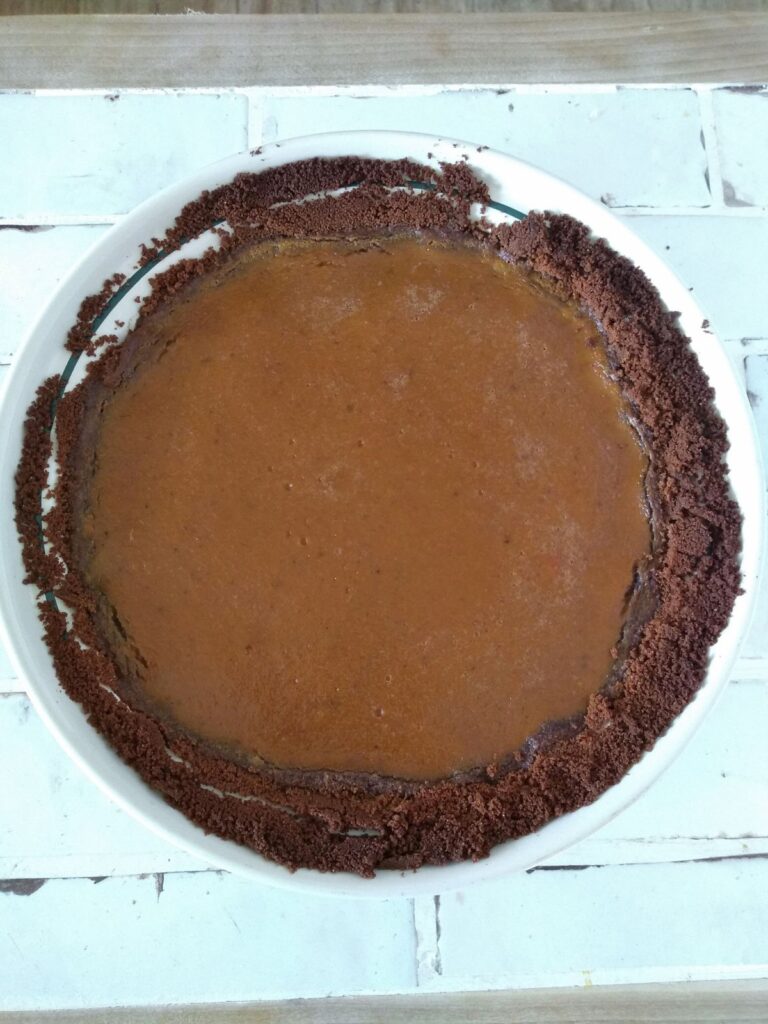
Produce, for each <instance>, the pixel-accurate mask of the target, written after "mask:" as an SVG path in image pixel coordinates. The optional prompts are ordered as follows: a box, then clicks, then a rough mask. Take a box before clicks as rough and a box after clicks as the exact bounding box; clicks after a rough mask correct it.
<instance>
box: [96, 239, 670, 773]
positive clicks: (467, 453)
mask: <svg viewBox="0 0 768 1024" xmlns="http://www.w3.org/2000/svg"><path fill="white" fill-rule="evenodd" d="M126 355H127V357H128V358H126V360H125V365H124V366H123V367H121V378H122V381H123V382H122V383H121V384H120V385H119V386H118V387H117V389H116V390H114V391H113V392H112V393H111V394H110V395H109V396H106V397H104V398H103V399H102V403H103V405H102V403H99V406H98V410H97V411H98V413H99V416H100V422H99V424H98V430H97V433H96V441H95V445H94V460H95V468H94V472H93V477H92V481H91V483H90V487H89V493H88V497H87V511H86V521H87V528H88V536H89V538H90V550H89V555H88V561H87V576H88V580H89V582H90V583H91V585H92V586H93V588H94V590H95V591H96V592H98V593H100V594H103V595H104V597H105V598H106V603H107V604H108V606H109V609H110V613H111V616H112V617H113V618H112V622H113V626H112V628H111V629H109V628H108V634H109V637H110V643H111V645H112V647H113V650H115V651H118V652H119V653H120V655H121V660H122V662H123V665H124V669H125V670H126V672H127V673H128V674H129V675H130V676H131V677H132V678H133V679H134V680H135V682H136V686H137V689H140V690H141V691H143V692H144V693H145V694H146V695H147V696H148V697H149V698H151V699H152V701H154V702H155V703H156V704H157V705H158V706H159V707H160V708H162V709H163V710H165V711H166V712H167V713H168V714H169V715H171V716H172V717H173V718H175V719H176V720H177V721H178V722H179V723H181V724H182V725H183V726H184V727H185V728H187V729H189V730H190V731H191V732H193V733H194V734H196V735H198V736H201V737H204V738H205V739H207V740H210V741H214V742H216V743H219V744H223V745H231V746H233V747H236V748H238V749H239V750H240V751H242V752H244V753H245V754H246V755H248V756H250V757H257V758H260V759H263V760H265V761H267V762H269V763H270V764H273V765H277V766H280V767H284V768H285V767H290V768H303V769H306V768H310V769H330V770H335V771H355V772H374V773H380V774H384V775H392V776H397V777H402V778H408V779H434V778H440V777H442V776H446V775H450V774H452V773H453V772H456V771H461V770H467V769H471V768H474V767H476V766H478V765H484V764H487V763H488V762H490V761H494V760H499V759H501V758H503V757H504V756H505V755H507V754H509V753H510V752H512V751H514V750H516V749H517V748H518V747H519V746H520V745H521V744H522V743H523V742H524V741H525V740H526V739H527V738H528V737H529V736H530V735H532V734H533V733H535V732H536V731H537V730H538V729H539V728H540V727H541V725H542V724H543V723H545V722H548V721H550V720H553V719H555V720H557V719H562V718H568V717H570V716H572V715H575V714H577V713H583V712H584V711H585V710H586V705H587V699H588V697H589V695H590V693H593V692H594V691H595V690H597V689H599V688H600V686H601V685H602V684H603V682H604V681H605V680H606V679H607V677H608V675H609V673H610V671H611V667H612V664H613V661H614V657H613V656H612V654H611V650H612V648H615V646H616V644H617V643H618V640H619V637H620V633H621V630H622V625H623V619H624V615H625V613H626V610H627V600H626V598H627V592H628V591H629V590H631V588H632V582H633V578H634V576H635V574H636V567H637V565H638V564H639V563H642V562H644V561H645V560H646V559H647V557H648V555H649V552H650V531H649V522H648V516H647V514H646V511H645V507H644V493H643V477H644V473H645V469H646V465H647V460H646V458H645V456H644V454H643V453H642V451H641V449H640V446H639V444H638V442H637V439H636V434H635V432H634V430H633V429H632V427H631V426H630V424H629V423H628V422H627V416H626V408H625V404H624V402H623V401H622V398H621V396H620V394H619V391H618V387H617V385H616V384H615V383H614V382H613V381H611V380H610V377H609V375H608V373H607V372H606V364H605V358H604V354H603V345H602V342H601V340H600V338H599V335H598V332H597V330H596V328H595V325H594V323H593V322H592V321H591V320H590V319H589V318H588V317H587V316H585V315H584V314H582V313H579V311H578V310H577V308H576V307H575V305H574V304H573V303H572V302H571V303H568V302H564V301H562V300H560V299H557V298H555V297H554V296H553V295H552V294H551V293H550V292H548V291H547V290H546V289H545V288H544V287H543V286H542V284H541V282H539V281H536V280H534V279H532V278H531V275H530V274H527V273H525V272H524V271H522V270H520V269H519V268H517V267H514V266H510V265H509V264H506V263H504V262H503V261H501V260H499V259H498V257H495V256H492V255H490V254H483V253H481V251H480V250H478V248H477V247H471V246H467V245H463V246H461V245H451V244H446V243H444V242H443V243H440V242H434V241H425V240H421V239H416V238H403V237H400V238H388V239H381V240H374V241H365V242H361V241H359V240H357V241H356V240H344V241H324V242H315V243H311V242H310V243H307V242H294V243H290V244H284V245H282V246H280V247H274V246H264V245H263V246H260V247H258V248H257V249H256V250H255V251H251V252H249V253H248V255H247V256H245V257H244V258H241V259H240V260H238V261H236V262H235V263H234V265H230V266H228V267H227V268H226V270H225V271H223V272H220V273H219V274H218V275H215V276H214V277H213V278H212V279H210V280H206V281H205V282H204V283H203V284H201V285H198V286H197V288H196V289H194V291H193V294H190V295H188V296H185V298H184V299H183V300H182V301H180V302H178V303H176V304H174V305H172V306H171V308H170V309H168V310H164V311H162V312H161V313H159V314H155V316H154V317H153V318H151V319H150V320H149V321H148V322H147V324H146V326H145V327H144V328H140V329H139V331H138V332H137V333H136V335H135V336H134V337H133V338H132V339H131V341H130V343H129V347H128V348H127V349H126ZM109 621H110V616H104V623H105V624H106V625H107V627H108V626H109ZM115 622H119V625H120V630H121V631H122V634H121V632H119V631H118V630H117V629H116V628H115V627H114V623H115Z"/></svg>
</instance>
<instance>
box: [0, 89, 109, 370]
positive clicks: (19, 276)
mask: <svg viewBox="0 0 768 1024" xmlns="http://www.w3.org/2000/svg"><path fill="white" fill-rule="evenodd" d="M1 104H2V98H0V106H1ZM0 173H1V172H0ZM106 230H108V229H107V227H105V226H103V225H99V226H92V227H34V228H32V230H26V229H23V228H13V227H4V228H3V229H2V230H0V267H2V268H3V272H2V274H0V360H7V359H10V358H11V357H12V356H13V354H14V352H16V350H17V349H18V347H19V345H20V343H21V342H22V341H23V340H24V338H25V337H26V335H27V333H28V332H29V330H30V328H31V327H32V324H33V323H34V322H35V321H36V320H37V318H38V316H39V315H40V313H41V311H42V310H43V308H44V307H45V305H46V303H47V302H48V300H49V299H50V298H51V296H52V294H53V292H54V290H55V289H56V286H57V285H58V283H59V282H60V281H61V279H62V278H63V277H64V276H65V275H66V274H68V273H69V271H70V270H71V269H72V267H74V265H75V264H76V263H77V262H78V261H79V260H80V258H81V257H82V256H83V254H84V253H85V252H86V251H87V250H88V249H89V248H90V247H91V246H92V245H93V244H94V243H95V242H96V241H97V239H99V238H100V237H101V236H102V235H103V234H104V232H105V231H106ZM107 271H108V268H105V276H106V273H107Z"/></svg>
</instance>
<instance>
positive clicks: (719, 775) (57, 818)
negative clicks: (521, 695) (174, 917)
mask: <svg viewBox="0 0 768 1024" xmlns="http://www.w3.org/2000/svg"><path fill="white" fill-rule="evenodd" d="M767 726H768V685H766V684H765V683H742V684H740V685H739V686H731V687H729V688H728V690H727V691H726V693H725V695H724V696H723V699H722V701H721V702H720V703H719V704H718V706H717V708H716V709H715V710H714V711H713V713H712V715H711V716H710V717H709V719H708V720H707V721H706V722H705V724H704V725H703V726H702V728H701V730H700V732H699V733H698V735H697V736H695V737H694V738H693V740H692V741H691V743H690V744H689V746H688V747H687V748H686V750H685V751H684V752H683V753H682V754H681V755H680V757H679V758H678V760H677V761H676V762H675V763H674V764H673V765H672V767H671V768H670V769H669V771H668V772H667V773H666V774H665V775H664V776H663V777H662V778H661V779H660V780H659V781H658V782H656V784H655V785H654V786H653V787H652V788H651V789H650V790H649V791H648V792H647V793H646V794H644V795H643V796H642V797H641V798H640V799H639V800H638V801H637V802H636V803H635V804H634V805H633V806H632V807H630V808H628V809H627V810H626V811H625V812H624V813H623V814H622V815H620V816H619V817H618V818H616V819H615V820H614V821H612V822H611V823H610V824H609V825H606V826H605V828H603V829H601V830H600V831H599V832H597V833H595V835H594V836H593V837H591V838H589V839H587V840H585V841H584V842H582V843H580V844H578V845H577V846H574V847H572V848H571V849H570V850H567V851H564V852H563V853H562V854H559V855H558V856H557V857H556V858H553V859H552V861H550V863H552V864H577V865H581V864H606V863H614V864H615V863H625V862H653V861H659V860H669V859H675V860H689V859H698V858H707V857H721V856H734V855H741V854H745V853H753V854H756V853H768V754H766V748H765V734H766V727H767ZM202 867H204V865H203V864H202V862H200V861H197V860H196V859H194V858H192V857H190V856H189V855H188V854H184V853H182V852H181V851H177V850H175V849H174V848H173V847H171V846H169V845H167V844H165V843H164V842H163V841H162V840H160V839H159V838H155V837H154V836H153V835H152V834H151V833H150V832H148V831H147V830H146V829H145V828H144V827H143V826H141V825H139V824H138V823H135V822H134V821H133V820H132V819H131V818H130V817H129V816H128V815H127V814H125V812H123V811H121V810H119V809H118V808H115V807H113V806H112V805H111V804H110V803H109V801H108V800H107V799H106V797H104V796H103V795H102V794H101V792H100V791H98V790H97V789H96V788H95V786H93V784H92V783H90V782H89V781H88V780H87V779H86V778H85V777H83V776H82V775H81V774H80V772H79V771H78V770H77V769H76V768H75V767H74V766H73V765H71V764H70V762H69V760H68V759H67V758H66V757H65V755H64V754H63V753H62V752H61V751H60V750H59V748H58V746H57V744H56V743H55V742H54V741H53V739H52V738H51V737H50V736H49V735H48V734H47V732H46V731H45V729H44V727H43V725H42V723H41V721H40V720H39V719H38V717H37V715H36V714H35V713H34V711H33V710H32V709H31V706H30V705H29V703H28V700H27V698H26V697H24V696H23V695H15V696H8V697H5V698H4V699H1V700H0V878H40V877H51V876H76V875H82V876H100V875H115V874H129V873H134V872H153V871H179V870H188V869H190V870H194V869H195V868H202Z"/></svg>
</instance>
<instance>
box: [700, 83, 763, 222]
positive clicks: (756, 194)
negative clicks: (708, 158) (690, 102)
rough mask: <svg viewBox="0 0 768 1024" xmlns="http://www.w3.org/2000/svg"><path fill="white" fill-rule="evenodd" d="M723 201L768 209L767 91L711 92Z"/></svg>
mask: <svg viewBox="0 0 768 1024" xmlns="http://www.w3.org/2000/svg"><path fill="white" fill-rule="evenodd" d="M712 106H713V111H714V115H715V130H716V134H717V148H718V153H719V157H720V167H721V171H722V176H723V199H724V200H725V202H726V203H727V204H728V205H729V206H741V205H742V204H746V205H753V206H768V175H766V173H765V168H766V164H768V89H766V88H765V87H763V88H760V87H748V88H747V89H746V91H745V89H744V87H743V86H742V87H739V86H737V87H735V88H730V89H715V90H713V93H712Z"/></svg>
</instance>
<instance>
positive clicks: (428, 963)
mask: <svg viewBox="0 0 768 1024" xmlns="http://www.w3.org/2000/svg"><path fill="white" fill-rule="evenodd" d="M412 902H413V927H414V932H415V937H416V949H415V953H416V987H417V988H421V987H422V986H425V985H427V986H428V985H431V984H433V983H434V982H435V980H436V979H439V978H440V977H441V975H442V959H441V954H440V945H439V942H440V919H439V906H440V897H439V896H415V897H414V898H413V900H412Z"/></svg>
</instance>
